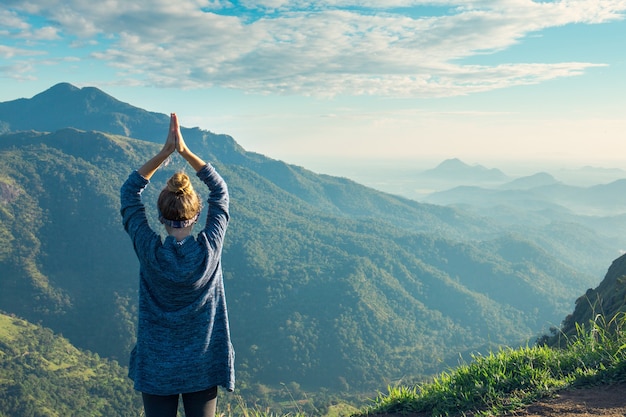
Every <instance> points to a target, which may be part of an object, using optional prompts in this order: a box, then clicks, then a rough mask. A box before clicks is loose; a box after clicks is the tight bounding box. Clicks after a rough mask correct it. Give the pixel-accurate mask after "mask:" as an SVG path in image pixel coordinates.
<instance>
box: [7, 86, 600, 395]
mask: <svg viewBox="0 0 626 417" xmlns="http://www.w3.org/2000/svg"><path fill="white" fill-rule="evenodd" d="M86 97H88V100H87V99H86ZM44 99H45V100H44ZM31 100H32V102H31ZM42 102H47V103H48V106H52V107H55V108H64V109H69V108H71V107H72V106H76V107H75V108H74V112H69V113H70V114H74V116H73V117H70V116H69V115H66V116H64V117H66V118H65V119H63V121H56V122H55V118H53V117H49V115H48V114H40V113H38V112H34V113H30V112H33V111H34V110H33V109H40V110H38V111H42V110H41V109H45V106H42V107H37V106H41V103H42ZM76 103H78V104H76ZM80 103H82V104H80ZM87 104H89V109H85V108H83V107H84V106H87ZM0 110H1V111H2V112H1V113H0V115H1V117H0V120H2V125H3V126H9V129H12V130H11V131H10V132H7V133H5V134H3V135H0V173H1V174H0V236H2V238H3V239H4V242H6V244H5V245H3V246H2V247H1V248H0V270H2V271H3V272H2V275H0V309H3V310H4V311H7V312H10V313H14V314H17V315H19V316H21V317H24V318H27V319H28V320H29V321H31V322H35V323H39V322H40V323H42V324H43V325H45V326H47V327H49V328H51V329H53V330H54V331H55V332H58V333H62V334H63V335H64V336H65V337H67V338H68V339H69V340H70V341H71V342H72V343H73V344H75V345H76V346H78V347H80V348H83V349H88V350H90V351H93V352H98V353H99V354H100V355H102V356H104V357H107V358H115V359H117V360H119V361H120V362H121V363H122V364H123V363H125V361H126V360H127V356H128V353H129V351H130V347H131V346H132V344H133V337H134V326H135V324H134V323H135V320H136V317H135V315H136V308H137V306H136V295H137V289H136V288H137V274H138V265H137V261H136V259H135V257H134V253H133V251H132V247H131V244H130V242H129V239H128V237H127V236H126V235H125V234H124V232H123V230H122V227H121V224H120V216H119V187H120V186H121V184H122V182H123V181H124V180H125V178H126V177H127V175H128V174H129V173H130V171H131V170H132V169H135V168H136V167H138V166H140V165H141V163H143V162H144V161H145V160H147V159H148V158H149V157H151V156H152V155H153V154H154V153H155V152H156V151H157V150H158V149H160V145H159V144H158V143H160V142H162V140H163V136H164V134H163V132H167V124H162V125H161V126H162V127H164V128H163V130H162V131H161V132H159V133H158V135H157V134H156V133H155V135H154V136H152V137H151V140H154V141H155V142H157V143H152V142H151V141H148V140H146V136H144V135H145V132H149V131H150V129H153V128H154V126H153V124H154V123H156V121H158V120H165V121H167V116H165V115H152V114H151V113H148V112H145V111H143V110H140V109H137V108H134V107H132V106H129V105H126V104H123V103H120V102H117V101H116V100H115V99H113V98H112V97H110V96H108V95H106V94H105V93H103V92H101V91H100V90H98V89H94V88H83V89H77V88H75V87H73V86H71V85H66V84H62V85H59V86H55V87H53V88H51V89H50V90H47V91H46V92H44V93H42V94H40V95H37V96H35V97H33V98H32V99H20V100H15V101H12V102H7V103H1V105H0ZM27 113H29V114H30V118H31V119H32V127H29V126H27V124H26V123H25V120H26V114H27ZM87 116H89V117H91V120H92V121H93V123H94V124H93V125H92V126H86V125H85V124H84V123H86V122H85V121H84V120H81V119H83V118H84V117H87ZM39 119H41V120H39ZM20 120H21V121H20ZM112 120H124V121H125V124H124V126H125V128H124V129H122V131H123V132H124V133H123V134H119V130H118V131H117V132H118V133H111V132H107V131H106V130H99V129H108V128H107V126H111V121H112ZM19 123H23V124H21V125H20V124H19ZM81 123H83V124H81ZM99 123H101V124H99ZM144 124H148V125H150V126H145V125H144ZM17 126H19V127H20V129H23V130H22V131H17V130H13V129H16V127H17ZM44 127H45V129H44ZM111 129H112V128H111ZM38 130H43V131H38ZM126 132H129V133H130V134H131V135H132V138H131V137H128V136H126ZM183 134H184V135H185V138H186V140H187V142H188V143H189V145H190V147H192V148H193V149H194V150H196V151H197V152H198V153H199V154H201V155H202V156H203V157H205V158H206V159H207V160H210V161H213V162H214V164H215V166H216V167H217V168H218V171H219V172H220V173H221V174H222V175H223V176H224V178H225V179H226V181H227V183H228V185H229V189H230V192H231V210H232V213H231V215H232V222H231V225H230V226H229V231H228V234H227V239H226V242H225V247H224V255H223V264H224V274H225V285H226V291H227V294H228V300H229V311H230V316H231V328H232V332H233V342H234V345H235V349H236V351H237V373H238V378H239V381H240V383H239V387H240V388H239V389H240V390H241V392H242V393H244V394H246V393H248V394H250V395H254V393H255V392H258V389H259V388H258V387H259V386H265V385H272V386H279V385H280V383H283V382H285V383H287V382H292V381H293V382H296V383H298V384H301V385H302V386H303V387H304V388H306V389H309V390H320V389H332V390H338V391H355V390H364V389H368V388H369V389H371V388H375V387H380V384H381V381H388V382H392V381H394V380H397V379H400V378H406V377H410V378H418V377H422V376H424V375H429V374H432V373H434V372H438V371H439V370H441V369H442V368H445V367H446V366H447V365H449V364H452V363H456V361H457V359H458V355H459V353H465V352H472V351H477V350H484V349H486V348H487V347H488V346H492V345H493V344H517V343H523V342H524V341H525V340H527V339H528V338H531V337H534V336H535V335H536V334H538V333H539V332H541V331H542V329H544V328H546V327H547V326H548V325H550V324H553V323H555V322H557V320H560V318H561V317H563V315H564V314H566V312H567V311H569V310H570V309H571V303H572V300H574V299H575V297H576V296H577V295H578V294H580V293H581V292H582V291H584V289H585V288H588V287H589V286H590V285H592V284H593V283H594V282H595V280H596V277H595V276H594V275H593V274H590V273H588V272H585V271H584V270H583V271H581V270H580V269H579V268H578V267H577V265H581V264H583V263H585V262H589V260H588V258H587V257H589V254H590V253H591V254H592V256H595V255H597V257H598V258H599V262H601V261H602V259H603V258H605V257H606V256H607V254H606V253H605V252H602V251H603V250H604V249H605V248H604V247H602V246H601V245H598V247H593V248H591V249H590V248H589V244H588V243H587V242H586V241H585V239H586V238H587V237H588V236H592V233H591V232H590V231H584V233H580V234H579V233H578V230H576V229H570V228H569V227H567V226H566V225H562V224H561V225H553V226H552V227H550V229H551V230H550V232H546V231H545V230H534V229H533V228H528V229H527V230H525V231H524V232H525V233H520V232H519V230H516V229H511V228H509V227H504V226H502V225H500V224H495V223H494V222H493V221H492V220H491V219H488V218H485V217H484V216H478V215H475V214H472V213H470V212H466V211H463V210H459V209H455V208H450V207H441V206H437V205H431V204H422V203H418V202H415V201H411V200H408V199H405V198H401V197H397V196H393V195H389V194H385V193H382V192H378V191H375V190H372V189H369V188H367V187H364V186H362V185H359V184H357V183H355V182H353V181H350V180H348V179H345V178H336V177H331V176H326V175H317V174H314V173H312V172H311V171H308V170H306V169H304V168H302V167H297V166H294V165H290V164H287V163H285V162H282V161H276V160H273V159H270V158H267V157H265V156H263V155H259V154H256V153H251V152H247V151H245V150H244V149H243V148H242V147H241V146H239V145H238V144H237V143H236V142H235V140H234V139H233V138H232V137H230V136H228V135H216V134H213V133H211V132H207V131H203V130H200V129H197V128H196V129H187V128H185V129H183ZM183 167H185V164H184V163H183V161H182V160H181V159H180V158H179V157H173V158H172V161H171V162H170V164H169V165H167V166H164V167H162V168H161V169H160V170H159V171H158V172H157V173H156V174H155V176H154V177H153V179H152V185H151V187H149V188H148V189H147V190H146V191H145V193H144V198H145V199H146V201H147V202H148V203H147V207H148V215H149V218H150V221H151V222H152V224H154V225H155V228H158V222H157V220H156V213H155V211H156V210H155V208H154V204H153V203H152V202H154V201H156V196H157V194H158V191H159V188H160V185H161V184H163V183H164V181H165V179H166V178H167V177H168V176H169V175H171V174H172V173H173V172H174V171H176V170H178V169H181V168H183ZM196 187H197V189H199V190H202V189H203V188H202V187H201V186H200V184H198V183H197V182H196ZM573 236H574V237H575V238H572V237H573ZM595 243H596V242H592V244H595ZM581 253H586V254H587V255H586V257H585V259H584V260H581V259H578V258H580V256H579V255H580V254H581Z"/></svg>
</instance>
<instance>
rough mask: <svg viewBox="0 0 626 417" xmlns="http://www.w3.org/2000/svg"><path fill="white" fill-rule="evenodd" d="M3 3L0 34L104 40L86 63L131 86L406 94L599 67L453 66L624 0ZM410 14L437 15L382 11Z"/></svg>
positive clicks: (486, 86)
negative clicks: (5, 30) (33, 21)
mask: <svg viewBox="0 0 626 417" xmlns="http://www.w3.org/2000/svg"><path fill="white" fill-rule="evenodd" d="M7 1H8V3H9V8H10V10H13V11H12V12H6V11H5V12H3V13H2V14H0V29H1V25H3V26H11V27H12V28H13V30H15V29H18V30H23V31H24V32H26V31H31V30H32V29H30V28H28V27H25V26H24V22H23V20H20V19H19V18H18V17H17V14H16V12H15V11H18V12H19V13H26V12H28V13H35V14H37V15H40V16H44V17H45V18H46V19H47V21H48V22H49V25H48V26H46V27H44V28H42V29H40V32H35V31H32V32H30V36H36V35H39V39H54V38H56V37H58V36H71V37H73V38H74V37H77V38H78V39H79V40H80V41H82V42H84V43H88V42H89V41H92V40H93V39H94V38H95V37H98V36H110V37H112V39H111V40H110V43H109V47H108V48H107V49H103V50H99V51H98V52H96V53H94V54H93V55H92V56H93V57H94V58H96V59H100V60H104V61H106V62H107V63H109V64H110V65H111V66H113V67H115V68H117V69H118V70H119V71H121V72H122V73H123V74H124V76H125V77H128V78H129V79H132V81H133V82H134V83H136V82H138V81H139V82H141V83H144V84H148V85H160V86H168V87H183V88H196V87H198V88H201V87H208V86H214V85H219V86H223V87H228V88H235V89H242V90H246V91H254V92H273V93H276V92H278V93H285V94H305V95H337V94H373V95H386V96H416V97H440V96H453V95H463V94H469V93H472V92H477V91H487V90H490V89H495V88H504V87H508V86H514V85H520V84H532V83H538V82H541V81H545V80H549V79H552V78H558V77H570V76H574V75H579V74H581V73H583V72H584V71H585V70H586V69H588V68H591V67H594V66H597V65H599V64H601V63H585V62H562V63H507V62H502V63H499V64H495V65H492V66H489V65H466V64H465V65H464V64H461V63H459V62H460V61H459V60H460V59H463V58H471V57H473V56H476V55H478V54H490V53H494V52H496V51H500V50H505V49H507V48H509V47H511V46H513V45H515V44H517V43H519V42H522V41H523V40H524V38H526V37H528V36H530V35H532V34H535V33H537V32H540V31H541V30H543V29H546V28H551V27H556V26H563V25H567V24H571V23H585V24H593V23H601V22H607V21H611V20H615V19H621V18H622V17H623V13H624V11H626V1H624V0H597V1H588V0H563V1H555V2H533V1H530V0H493V1H486V0H485V1H473V2H468V1H448V0H441V1H419V0H414V1H411V0H390V1H385V2H382V1H373V0H361V1H347V0H326V1H321V2H313V1H302V0H264V1H261V2H241V4H240V5H239V6H237V7H239V8H242V7H243V8H247V9H248V10H247V12H246V13H248V15H247V16H246V17H237V16H229V15H226V14H225V15H221V14H219V13H220V12H221V10H228V9H229V8H231V7H234V6H233V5H232V4H230V3H229V2H228V1H219V0H218V1H211V2H201V1H199V0H180V1H178V2H171V1H165V0H157V1H155V0H150V1H148V0H143V1H133V2H128V1H126V2H122V1H117V0H100V1H98V2H92V1H87V0H63V1H61V0H41V1H32V2H28V1H26V2H18V1H16V0H7ZM420 5H435V6H437V5H439V6H443V7H444V9H445V10H447V13H448V14H443V15H439V16H430V17H423V18H411V17H408V16H405V15H400V14H397V13H394V12H393V11H394V10H393V8H397V7H418V6H420ZM202 7H206V8H207V9H210V10H213V12H208V11H206V9H204V10H203V9H202ZM266 12H267V14H264V13H266ZM251 16H252V17H253V18H250V17H251ZM20 22H21V23H20ZM52 25H58V28H59V29H56V28H55V29H52V27H53V26H52ZM5 55H6V53H5Z"/></svg>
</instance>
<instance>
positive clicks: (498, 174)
mask: <svg viewBox="0 0 626 417" xmlns="http://www.w3.org/2000/svg"><path fill="white" fill-rule="evenodd" d="M419 178H422V179H431V180H433V179H434V180H442V181H443V180H445V181H450V180H456V181H463V182H466V183H477V182H504V181H507V180H508V179H509V177H508V176H507V175H506V174H505V173H503V172H502V171H500V170H499V169H497V168H491V169H489V168H485V167H484V166H482V165H473V166H470V165H468V164H466V163H465V162H463V161H461V160H460V159H458V158H453V159H446V160H445V161H443V162H441V163H440V164H439V165H437V166H436V167H435V168H433V169H428V170H425V171H422V172H421V173H420V174H419Z"/></svg>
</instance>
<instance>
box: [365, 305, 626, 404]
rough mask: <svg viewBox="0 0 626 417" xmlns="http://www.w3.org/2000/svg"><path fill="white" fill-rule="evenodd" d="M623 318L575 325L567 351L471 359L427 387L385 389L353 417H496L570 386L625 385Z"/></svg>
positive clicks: (539, 349) (538, 349)
mask: <svg viewBox="0 0 626 417" xmlns="http://www.w3.org/2000/svg"><path fill="white" fill-rule="evenodd" d="M625 329H626V316H625V315H624V314H623V313H620V314H619V315H616V316H615V317H614V318H613V319H611V320H610V321H608V322H607V321H606V320H605V318H604V317H603V316H601V315H598V316H596V318H595V320H593V321H592V322H590V323H589V325H588V326H579V327H578V331H577V335H576V336H575V337H572V338H570V340H568V343H567V345H566V347H564V348H552V347H548V346H533V347H525V348H520V349H509V348H507V349H500V350H499V351H497V352H493V353H490V354H488V355H474V356H473V357H472V361H471V362H469V363H466V364H462V365H460V366H459V367H457V368H455V369H452V370H450V371H448V372H444V373H442V374H440V375H439V376H437V377H435V378H434V379H433V380H432V381H431V382H428V383H425V384H420V385H416V386H412V387H408V386H396V387H388V393H387V394H382V393H381V394H379V396H378V397H377V398H375V399H374V400H373V404H372V405H371V406H369V407H367V408H366V409H364V410H363V411H362V412H361V413H359V414H356V415H357V416H368V415H369V416H371V415H376V414H384V413H398V414H410V413H417V412H422V413H425V414H427V415H431V416H453V415H467V414H473V415H479V416H497V415H503V414H506V413H507V412H511V411H514V410H516V409H519V408H521V407H523V406H524V405H527V404H529V403H531V402H533V401H536V400H538V399H540V398H544V397H547V396H550V395H551V394H553V393H554V392H556V391H558V390H560V389H563V388H567V387H572V386H584V385H594V384H600V383H610V382H623V381H626V332H625Z"/></svg>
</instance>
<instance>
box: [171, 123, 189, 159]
mask: <svg viewBox="0 0 626 417" xmlns="http://www.w3.org/2000/svg"><path fill="white" fill-rule="evenodd" d="M170 129H171V130H172V132H173V133H174V135H175V137H176V151H178V153H180V154H182V153H184V152H186V151H187V144H186V143H185V139H184V138H183V134H182V133H181V132H180V124H179V123H178V116H176V113H172V120H171V124H170Z"/></svg>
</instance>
